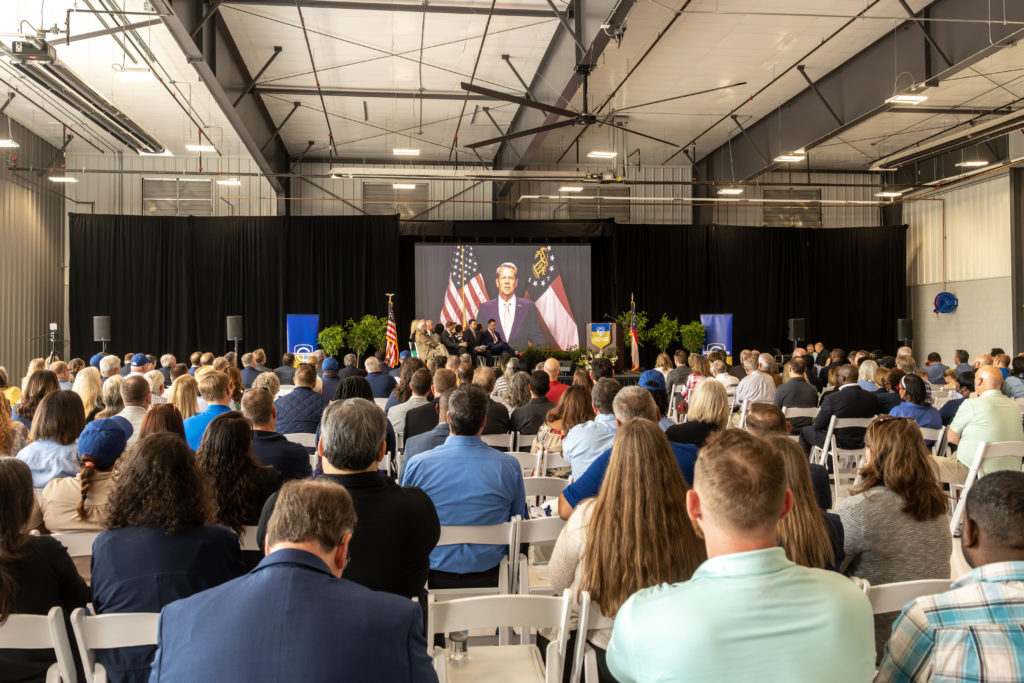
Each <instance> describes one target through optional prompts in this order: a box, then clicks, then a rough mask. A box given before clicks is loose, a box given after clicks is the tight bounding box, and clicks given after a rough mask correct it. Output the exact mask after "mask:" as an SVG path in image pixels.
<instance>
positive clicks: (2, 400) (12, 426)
mask: <svg viewBox="0 0 1024 683" xmlns="http://www.w3.org/2000/svg"><path fill="white" fill-rule="evenodd" d="M26 444H28V429H26V428H25V425H24V424H22V423H21V422H15V421H14V420H13V419H11V404H10V403H8V402H7V397H6V396H4V395H3V394H2V393H0V458H13V457H15V456H17V455H18V453H20V452H21V449H22V448H24V447H25V446H26Z"/></svg>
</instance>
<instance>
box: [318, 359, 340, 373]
mask: <svg viewBox="0 0 1024 683" xmlns="http://www.w3.org/2000/svg"><path fill="white" fill-rule="evenodd" d="M320 369H321V370H322V371H323V372H337V371H338V360H337V359H336V358H325V359H324V362H323V364H322V365H321V366H320Z"/></svg>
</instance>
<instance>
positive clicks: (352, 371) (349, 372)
mask: <svg viewBox="0 0 1024 683" xmlns="http://www.w3.org/2000/svg"><path fill="white" fill-rule="evenodd" d="M349 377H366V370H361V369H360V368H357V367H356V366H354V365H345V366H343V367H342V368H341V369H340V370H338V379H348V378H349Z"/></svg>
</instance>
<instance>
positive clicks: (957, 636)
mask: <svg viewBox="0 0 1024 683" xmlns="http://www.w3.org/2000/svg"><path fill="white" fill-rule="evenodd" d="M965 511H966V514H965V519H964V526H963V533H962V534H961V536H960V544H961V547H962V549H963V555H964V559H965V560H967V564H968V565H970V567H971V568H972V570H971V571H970V572H969V573H968V574H965V575H964V576H962V577H960V578H959V579H958V580H957V581H956V582H954V583H953V587H952V590H950V591H948V592H946V593H939V594H938V595H929V596H925V597H920V598H916V599H915V600H912V601H911V602H910V603H909V604H908V605H907V606H906V607H905V608H904V609H903V613H902V614H901V615H900V616H899V619H898V620H897V621H896V624H895V626H894V627H893V631H892V636H891V637H890V638H889V642H888V645H887V646H886V651H885V655H884V656H883V658H882V664H881V666H880V667H879V671H878V676H877V678H876V679H875V680H876V681H879V682H881V683H889V682H890V681H899V682H904V681H906V682H908V683H909V682H910V681H947V680H948V681H996V680H1004V681H1015V680H1021V677H1022V676H1024V668H1022V665H1024V656H1022V652H1021V644H1020V640H1019V638H1018V634H1019V633H1020V625H1021V624H1022V623H1024V594H1022V593H1021V589H1020V588H1021V582H1024V474H1021V473H1019V472H994V473H993V474H990V475H988V476H986V477H983V478H982V479H980V480H978V482H977V483H976V484H975V485H974V486H973V487H972V488H971V490H970V493H968V495H967V500H966V502H965Z"/></svg>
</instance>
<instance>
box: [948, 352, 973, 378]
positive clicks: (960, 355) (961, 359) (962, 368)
mask: <svg viewBox="0 0 1024 683" xmlns="http://www.w3.org/2000/svg"><path fill="white" fill-rule="evenodd" d="M969 359H970V355H969V354H968V353H967V352H966V351H964V350H963V349H957V350H956V351H954V352H953V362H954V363H956V368H954V369H955V370H956V372H957V374H960V373H961V372H967V371H968V370H971V371H973V370H974V368H973V367H972V366H971V364H970V363H968V362H967V361H968V360H969Z"/></svg>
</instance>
